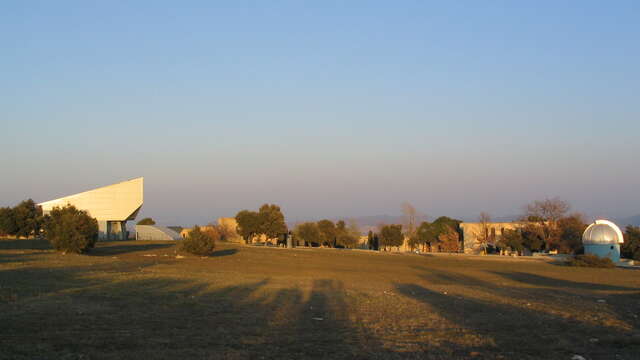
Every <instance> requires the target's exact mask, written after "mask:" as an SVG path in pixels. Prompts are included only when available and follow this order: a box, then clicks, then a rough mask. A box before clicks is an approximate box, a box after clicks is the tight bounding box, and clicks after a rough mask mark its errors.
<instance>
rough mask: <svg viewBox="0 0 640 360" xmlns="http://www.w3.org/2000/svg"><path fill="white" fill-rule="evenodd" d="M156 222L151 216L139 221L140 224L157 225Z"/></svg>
mask: <svg viewBox="0 0 640 360" xmlns="http://www.w3.org/2000/svg"><path fill="white" fill-rule="evenodd" d="M155 224H156V222H155V221H154V220H153V219H152V218H150V217H146V218H144V219H142V220H140V221H138V225H155Z"/></svg>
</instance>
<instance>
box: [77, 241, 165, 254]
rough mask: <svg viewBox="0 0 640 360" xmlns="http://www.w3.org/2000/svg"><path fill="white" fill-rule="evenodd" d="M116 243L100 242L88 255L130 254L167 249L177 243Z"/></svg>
mask: <svg viewBox="0 0 640 360" xmlns="http://www.w3.org/2000/svg"><path fill="white" fill-rule="evenodd" d="M113 244H114V243H98V244H97V246H96V247H95V248H93V249H91V251H89V253H88V255H91V256H114V255H121V254H128V253H133V252H139V251H149V250H158V249H166V248H169V247H172V246H175V243H173V242H171V243H167V244H126V245H125V244H122V245H113Z"/></svg>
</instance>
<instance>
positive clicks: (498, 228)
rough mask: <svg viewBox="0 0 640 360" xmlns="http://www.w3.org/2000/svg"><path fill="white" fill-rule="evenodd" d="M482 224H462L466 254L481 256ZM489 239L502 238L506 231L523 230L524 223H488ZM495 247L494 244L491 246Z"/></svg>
mask: <svg viewBox="0 0 640 360" xmlns="http://www.w3.org/2000/svg"><path fill="white" fill-rule="evenodd" d="M482 225H483V224H482V223H471V222H463V223H461V224H460V228H461V229H462V239H463V241H464V253H465V254H480V253H482V251H483V247H482V244H481V243H480V241H478V238H479V237H480V235H481V234H482V231H483V230H482V229H483V226H482ZM486 225H487V230H488V232H489V233H488V234H487V235H488V237H489V239H493V240H494V241H495V240H496V239H498V238H499V237H500V236H502V234H503V232H504V231H505V230H516V229H520V228H522V227H523V226H524V225H525V223H523V222H495V223H487V224H486ZM490 245H494V244H490Z"/></svg>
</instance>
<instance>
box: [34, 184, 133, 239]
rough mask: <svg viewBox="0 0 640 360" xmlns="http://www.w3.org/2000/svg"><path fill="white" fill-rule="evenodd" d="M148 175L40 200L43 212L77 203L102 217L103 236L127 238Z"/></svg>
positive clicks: (100, 227)
mask: <svg viewBox="0 0 640 360" xmlns="http://www.w3.org/2000/svg"><path fill="white" fill-rule="evenodd" d="M143 191H144V179H143V178H141V177H139V178H136V179H132V180H129V181H123V182H120V183H117V184H113V185H108V186H104V187H101V188H97V189H94V190H89V191H85V192H81V193H78V194H75V195H69V196H65V197H62V198H59V199H55V200H50V201H45V202H43V203H40V204H38V205H40V206H41V207H42V212H43V213H44V214H48V213H49V212H50V211H51V210H52V209H53V208H54V207H65V206H67V205H73V206H75V207H76V208H78V209H80V210H86V211H87V212H88V213H89V215H90V216H92V217H94V218H96V220H98V229H99V235H98V239H100V240H126V239H127V226H126V224H127V221H128V220H135V218H136V215H138V212H139V211H140V208H141V207H142V202H143Z"/></svg>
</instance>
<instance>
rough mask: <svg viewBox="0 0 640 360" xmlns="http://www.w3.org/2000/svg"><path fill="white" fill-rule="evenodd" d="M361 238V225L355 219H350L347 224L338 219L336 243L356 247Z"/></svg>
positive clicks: (346, 246)
mask: <svg viewBox="0 0 640 360" xmlns="http://www.w3.org/2000/svg"><path fill="white" fill-rule="evenodd" d="M359 240H360V227H359V226H358V223H357V222H356V221H355V220H351V221H349V225H346V224H345V222H344V221H342V220H340V221H338V223H337V225H336V244H337V245H338V246H341V247H345V248H349V249H351V248H354V247H356V246H357V245H358V241H359Z"/></svg>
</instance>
